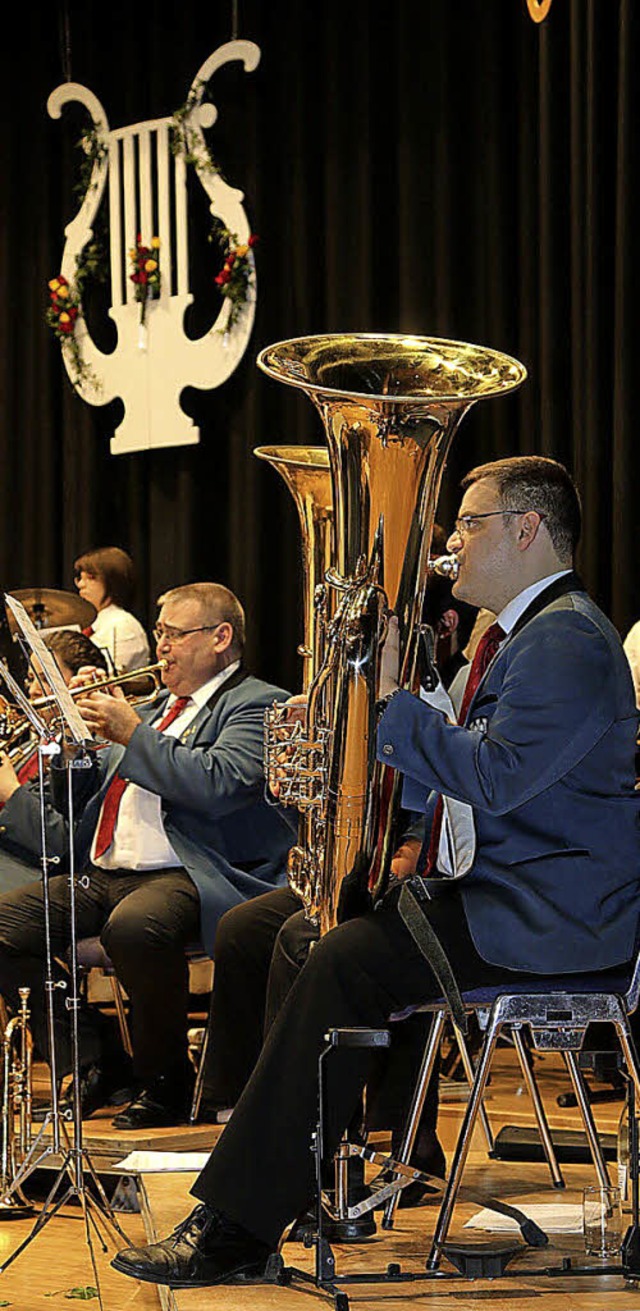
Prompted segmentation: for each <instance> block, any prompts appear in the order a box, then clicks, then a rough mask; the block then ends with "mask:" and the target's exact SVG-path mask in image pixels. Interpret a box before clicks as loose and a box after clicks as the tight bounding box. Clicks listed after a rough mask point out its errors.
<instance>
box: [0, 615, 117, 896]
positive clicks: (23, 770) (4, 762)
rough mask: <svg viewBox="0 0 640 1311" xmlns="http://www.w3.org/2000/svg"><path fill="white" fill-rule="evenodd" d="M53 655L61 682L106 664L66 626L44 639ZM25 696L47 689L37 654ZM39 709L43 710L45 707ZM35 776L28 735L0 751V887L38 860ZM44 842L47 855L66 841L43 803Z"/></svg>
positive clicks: (31, 870) (19, 880)
mask: <svg viewBox="0 0 640 1311" xmlns="http://www.w3.org/2000/svg"><path fill="white" fill-rule="evenodd" d="M44 641H45V642H46V645H47V646H48V647H49V650H50V651H51V652H52V653H53V655H54V657H55V660H56V663H57V665H58V669H59V670H60V673H61V675H62V677H63V679H64V681H65V683H67V685H68V684H69V683H70V682H71V679H72V678H73V677H74V675H75V674H77V673H78V671H79V670H80V669H81V668H82V667H83V666H84V665H94V666H95V667H96V668H97V669H99V670H101V671H102V672H103V673H106V671H107V662H106V659H105V657H104V654H103V652H102V651H101V650H100V649H99V647H97V646H96V645H95V643H94V642H92V641H91V639H90V638H89V637H87V636H86V635H85V634H84V633H77V632H74V631H72V630H71V629H61V630H60V631H59V632H54V633H51V634H47V635H46V636H45V638H44ZM26 690H27V693H28V695H29V697H30V698H31V700H33V701H36V700H38V698H40V697H42V696H43V695H44V696H46V695H47V694H48V693H49V691H50V688H49V686H48V683H47V681H46V678H45V675H44V673H43V671H42V670H41V669H40V667H39V661H38V660H37V657H34V658H33V661H32V664H31V665H30V666H29V669H28V671H27V677H26ZM41 713H43V714H46V711H42V712H41ZM37 774H38V750H37V744H36V742H35V740H34V739H33V737H32V736H31V737H29V738H28V739H27V741H26V744H25V745H24V746H20V747H19V749H18V752H17V758H16V757H15V756H14V755H13V754H12V753H11V752H10V751H7V750H5V751H1V752H0V808H1V811H2V813H1V814H0V891H2V892H6V891H8V890H9V889H10V888H16V887H20V886H22V884H24V883H29V882H31V881H32V880H33V879H34V878H36V877H37V876H38V870H39V864H40V854H41V852H40V846H41V843H40V801H39V796H38V791H37V789H34V787H33V786H29V785H30V784H33V781H34V780H35V779H36V777H37ZM46 822H47V846H48V849H49V851H50V854H51V855H57V856H60V855H61V854H62V852H63V851H64V850H65V848H66V845H67V840H68V834H67V828H66V822H65V820H64V819H63V817H62V815H60V814H59V813H58V811H57V810H55V808H54V807H53V806H52V805H50V804H48V805H47V811H46Z"/></svg>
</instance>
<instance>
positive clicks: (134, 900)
mask: <svg viewBox="0 0 640 1311" xmlns="http://www.w3.org/2000/svg"><path fill="white" fill-rule="evenodd" d="M160 605H161V609H160V614H159V620H158V624H157V626H156V629H155V636H156V645H157V653H158V658H159V659H164V660H165V661H166V667H165V668H164V670H163V673H162V679H163V683H164V685H165V689H166V690H164V691H163V692H161V694H160V696H159V697H158V698H157V700H156V701H155V702H154V703H153V704H152V705H151V706H148V707H145V708H140V709H136V708H135V707H134V706H132V705H131V704H130V703H129V702H128V701H127V700H126V699H125V696H124V694H123V692H122V690H121V689H120V688H119V687H111V688H110V689H105V690H104V691H98V692H92V691H91V689H90V687H87V692H86V695H85V696H82V695H81V696H80V697H78V698H77V701H76V704H77V706H78V708H79V710H80V713H81V714H82V715H83V717H84V719H85V721H86V723H87V725H88V726H89V728H90V729H91V730H92V732H94V733H95V735H96V736H97V737H98V738H101V739H104V740H106V741H108V742H111V743H113V744H114V745H113V746H112V747H111V748H110V749H107V750H99V751H96V752H92V753H91V758H92V767H91V769H89V770H84V769H82V770H80V769H78V770H75V771H74V782H75V783H76V784H77V787H78V793H79V795H78V798H77V801H76V819H77V826H76V832H75V856H76V867H77V869H79V870H82V871H84V872H85V873H86V874H87V875H88V878H87V886H86V887H85V886H82V884H80V886H78V888H77V890H76V906H77V932H78V936H79V937H89V936H93V935H95V934H100V937H101V940H102V942H103V945H104V947H105V950H106V951H107V954H108V955H109V957H110V959H111V960H112V962H113V964H114V966H115V968H116V971H117V974H118V977H119V978H120V980H121V981H122V983H123V985H124V987H125V989H126V991H127V993H128V996H129V998H130V1000H131V1006H132V1014H133V1049H134V1051H133V1060H134V1075H135V1077H136V1080H137V1082H138V1084H139V1087H140V1093H139V1096H138V1097H136V1099H135V1100H134V1102H133V1103H132V1104H131V1105H130V1106H129V1107H128V1108H127V1109H126V1110H125V1111H123V1112H121V1113H120V1114H119V1115H118V1116H117V1117H116V1122H117V1125H118V1127H119V1128H125V1129H129V1128H131V1129H135V1128H148V1127H152V1126H155V1125H166V1124H174V1123H181V1122H183V1121H184V1119H185V1118H186V1116H187V1113H188V1109H189V1103H190V1095H191V1087H192V1067H191V1065H190V1063H189V1061H188V1057H187V1005H188V969H187V961H186V957H185V948H186V947H188V946H189V945H190V944H197V943H202V945H203V946H204V948H205V949H206V950H208V951H211V950H212V948H213V939H214V934H215V928H216V925H217V922H218V919H219V918H220V915H221V914H222V913H223V912H224V911H225V910H227V909H228V908H229V907H230V906H232V905H235V904H236V903H238V902H240V901H242V900H243V899H244V898H247V897H251V896H255V895H256V894H258V893H260V892H263V891H264V890H265V888H267V887H269V886H273V885H274V884H275V883H277V882H279V881H281V880H282V878H284V866H285V860H286V854H287V850H288V848H289V846H290V844H291V841H292V836H293V832H292V828H293V826H292V821H291V819H290V817H289V816H287V815H286V814H285V813H284V812H283V811H282V810H281V809H280V808H279V807H277V806H275V807H274V806H270V805H268V804H267V803H266V801H265V800H264V796H263V787H264V780H263V764H262V741H263V723H264V712H265V709H266V707H267V706H268V705H270V704H271V703H272V702H273V700H274V699H276V700H282V699H285V698H286V696H287V693H285V692H283V691H282V690H281V689H279V688H276V687H271V686H269V685H268V684H267V683H264V682H261V681H260V680H258V679H256V678H254V677H253V676H252V675H251V674H249V672H248V671H247V670H246V669H244V667H243V665H242V652H243V646H244V612H243V610H242V607H241V605H240V603H239V601H238V600H237V598H236V597H235V596H234V595H233V593H232V592H230V591H229V590H228V589H227V588H226V587H223V586H221V585H219V584H217V583H194V584H189V585H187V586H185V587H177V588H174V589H172V590H171V591H170V592H167V593H166V594H165V596H163V597H161V599H160ZM88 672H91V671H88ZM83 676H84V675H83ZM51 773H52V796H53V799H54V801H55V802H56V804H58V805H59V808H60V809H64V793H65V785H66V773H65V771H64V769H62V768H60V769H56V768H52V771H51ZM56 783H58V784H59V787H56ZM58 792H59V793H60V797H59V798H58V796H57V793H58ZM67 884H68V879H67V877H66V876H65V875H64V874H60V875H54V876H53V877H51V878H50V879H49V890H50V901H51V915H50V923H51V937H52V950H53V954H54V955H56V956H57V955H62V954H63V953H64V951H65V950H66V948H67V946H68V943H69V925H68V886H67ZM44 954H45V933H44V919H43V899H42V889H41V886H40V884H39V883H33V884H30V885H29V886H27V887H23V888H20V889H18V890H17V891H15V892H13V893H9V894H5V895H4V896H2V897H0V992H2V994H3V995H4V996H5V997H7V998H8V999H9V1000H10V1002H11V1004H13V1005H15V999H16V997H17V989H18V988H19V987H20V986H28V987H30V988H31V1001H30V1004H31V1011H32V1024H33V1030H34V1037H35V1039H36V1042H37V1045H38V1047H39V1049H40V1050H46V1042H45V1040H44V1039H45V1014H44V996H43V961H44ZM55 1001H56V1005H57V1006H58V1008H59V1009H58V1013H57V1015H56V1042H57V1047H58V1065H59V1069H60V1071H61V1073H63V1074H64V1073H65V1072H66V1071H68V1070H69V1069H70V1053H69V1035H68V1023H67V1017H66V1012H65V1009H64V1006H63V1005H62V1004H60V998H59V990H57V989H56V996H55ZM80 1049H81V1063H82V1076H83V1112H84V1114H88V1113H90V1112H91V1111H92V1110H94V1109H96V1107H97V1106H100V1105H104V1104H105V1103H106V1102H107V1101H108V1099H109V1096H110V1094H111V1091H112V1089H111V1087H110V1080H112V1074H111V1072H110V1070H109V1069H108V1068H106V1066H103V1065H102V1062H101V1055H102V1053H101V1047H100V1035H99V1033H97V1031H96V1030H95V1027H94V1025H93V1021H92V1017H91V1016H89V1015H88V1014H84V1012H83V1013H82V1015H81V1022H80Z"/></svg>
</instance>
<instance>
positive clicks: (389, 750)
mask: <svg viewBox="0 0 640 1311" xmlns="http://www.w3.org/2000/svg"><path fill="white" fill-rule="evenodd" d="M382 754H383V756H392V755H393V747H392V745H391V743H390V742H385V744H384V746H383V748H382Z"/></svg>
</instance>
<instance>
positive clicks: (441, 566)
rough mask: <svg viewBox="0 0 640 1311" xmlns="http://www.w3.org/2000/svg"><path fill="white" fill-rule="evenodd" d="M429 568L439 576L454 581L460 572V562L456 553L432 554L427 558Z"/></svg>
mask: <svg viewBox="0 0 640 1311" xmlns="http://www.w3.org/2000/svg"><path fill="white" fill-rule="evenodd" d="M429 569H430V571H431V573H434V574H438V575H439V576H440V578H450V579H451V581H452V582H453V583H455V581H456V578H457V577H458V574H459V572H460V562H459V560H458V557H457V555H437V556H435V557H434V556H432V557H431V558H430V560H429Z"/></svg>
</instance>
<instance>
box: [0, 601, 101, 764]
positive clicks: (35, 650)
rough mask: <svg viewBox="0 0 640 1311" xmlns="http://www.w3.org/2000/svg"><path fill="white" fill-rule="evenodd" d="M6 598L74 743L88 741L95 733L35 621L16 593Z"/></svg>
mask: <svg viewBox="0 0 640 1311" xmlns="http://www.w3.org/2000/svg"><path fill="white" fill-rule="evenodd" d="M4 599H5V602H6V604H7V605H8V607H9V609H10V611H11V613H12V615H13V617H14V619H15V621H16V623H17V625H18V628H19V629H20V632H21V633H22V636H23V637H24V638H25V639H26V642H27V645H28V647H29V650H30V651H31V653H32V655H35V656H37V657H38V660H39V661H40V664H41V665H42V668H43V670H44V673H45V676H46V679H47V682H48V684H49V686H50V688H51V691H52V692H53V693H54V694H55V697H56V701H57V703H58V707H59V709H60V710H61V712H62V714H63V715H64V718H65V721H66V724H67V726H68V728H69V729H70V730H71V735H72V737H73V740H74V741H75V742H86V741H88V740H89V739H91V738H92V737H93V733H92V732H91V729H90V728H88V727H87V725H86V724H85V722H84V719H83V718H82V715H81V714H80V711H79V710H78V707H77V705H76V703H75V701H74V700H73V697H72V696H71V695H70V693H69V689H68V687H67V685H66V683H65V681H64V678H63V677H62V674H61V673H60V670H59V669H58V666H57V664H56V662H55V660H54V658H53V656H52V654H51V652H50V650H49V648H48V646H47V645H46V643H45V642H44V641H43V639H42V636H41V634H40V633H39V632H38V629H37V628H36V627H35V625H34V624H33V622H32V620H31V617H30V616H29V615H28V614H27V611H26V610H25V608H24V606H23V604H22V601H17V600H16V598H15V596H10V595H9V594H8V593H6V594H5V598H4Z"/></svg>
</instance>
